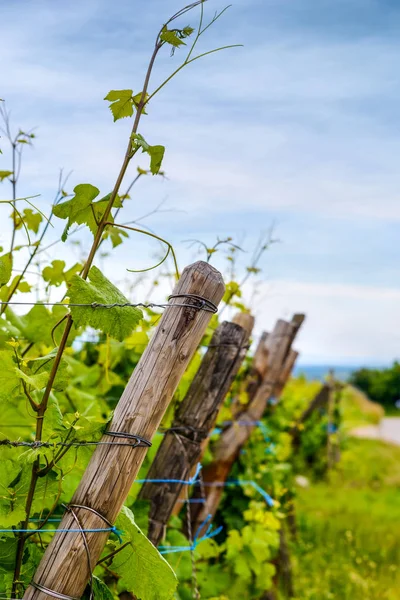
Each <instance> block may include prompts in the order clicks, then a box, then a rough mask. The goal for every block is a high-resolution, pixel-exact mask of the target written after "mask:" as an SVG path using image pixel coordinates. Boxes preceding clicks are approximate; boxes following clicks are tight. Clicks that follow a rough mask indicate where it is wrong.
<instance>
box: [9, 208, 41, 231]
mask: <svg viewBox="0 0 400 600" xmlns="http://www.w3.org/2000/svg"><path fill="white" fill-rule="evenodd" d="M42 221H43V217H42V215H41V214H40V213H39V212H34V211H33V210H32V209H31V208H24V210H23V213H22V215H21V214H18V213H15V225H16V229H21V228H22V225H23V223H25V226H26V227H27V228H28V229H30V230H31V231H33V232H34V233H37V232H38V231H39V225H40V223H41V222H42Z"/></svg>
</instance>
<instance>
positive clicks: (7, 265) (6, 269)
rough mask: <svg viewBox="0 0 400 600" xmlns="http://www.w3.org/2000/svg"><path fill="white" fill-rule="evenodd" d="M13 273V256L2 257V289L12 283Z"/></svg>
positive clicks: (0, 267) (0, 280) (0, 277)
mask: <svg viewBox="0 0 400 600" xmlns="http://www.w3.org/2000/svg"><path fill="white" fill-rule="evenodd" d="M11 273H12V254H10V253H8V254H4V255H3V256H0V287H1V286H3V285H5V284H6V283H8V282H9V281H10V277H11Z"/></svg>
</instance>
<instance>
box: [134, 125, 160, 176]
mask: <svg viewBox="0 0 400 600" xmlns="http://www.w3.org/2000/svg"><path fill="white" fill-rule="evenodd" d="M131 139H132V148H133V150H134V151H137V150H139V148H141V149H142V152H145V153H147V154H148V155H149V156H150V171H151V172H152V174H153V175H157V173H159V171H160V169H161V165H162V161H163V158H164V153H165V147H164V146H150V144H148V143H147V142H146V140H145V139H144V137H143V136H142V135H140V133H133V134H132V136H131Z"/></svg>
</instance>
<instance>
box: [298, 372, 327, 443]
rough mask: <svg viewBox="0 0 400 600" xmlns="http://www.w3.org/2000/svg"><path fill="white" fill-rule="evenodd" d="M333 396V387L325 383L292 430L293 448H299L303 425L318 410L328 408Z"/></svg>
mask: <svg viewBox="0 0 400 600" xmlns="http://www.w3.org/2000/svg"><path fill="white" fill-rule="evenodd" d="M330 394H331V386H330V384H328V383H325V384H324V385H323V386H322V387H321V389H320V390H319V391H318V393H317V394H316V396H315V397H314V398H313V399H312V400H311V402H310V404H309V405H308V406H307V408H306V409H305V410H304V411H303V413H302V414H301V415H300V417H299V418H298V419H297V421H296V423H295V424H294V425H293V427H292V429H291V430H290V434H291V436H292V444H293V447H294V448H295V447H297V446H298V444H299V441H300V433H301V425H303V423H305V421H307V419H309V418H310V417H311V415H312V414H313V412H314V411H315V410H317V409H318V408H323V407H325V406H327V404H328V402H329V398H330Z"/></svg>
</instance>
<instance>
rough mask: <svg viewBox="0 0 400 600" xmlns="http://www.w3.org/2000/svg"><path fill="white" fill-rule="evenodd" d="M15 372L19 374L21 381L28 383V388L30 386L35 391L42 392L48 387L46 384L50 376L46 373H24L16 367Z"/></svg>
mask: <svg viewBox="0 0 400 600" xmlns="http://www.w3.org/2000/svg"><path fill="white" fill-rule="evenodd" d="M15 372H16V373H17V375H18V377H19V378H20V379H22V380H23V381H25V383H27V384H28V386H30V387H31V388H33V389H34V390H42V389H43V388H44V387H46V383H47V382H48V379H49V374H48V373H45V372H44V371H43V372H42V373H37V374H35V373H24V371H22V370H21V369H18V368H17V367H16V368H15Z"/></svg>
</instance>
